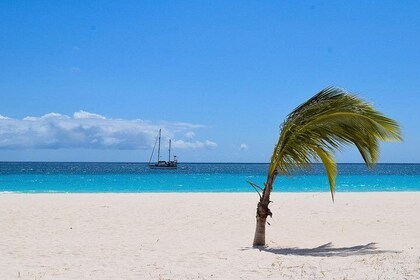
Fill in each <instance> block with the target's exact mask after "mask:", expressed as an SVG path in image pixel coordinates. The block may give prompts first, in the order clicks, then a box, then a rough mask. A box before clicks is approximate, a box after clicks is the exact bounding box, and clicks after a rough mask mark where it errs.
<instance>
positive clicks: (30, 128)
mask: <svg viewBox="0 0 420 280" xmlns="http://www.w3.org/2000/svg"><path fill="white" fill-rule="evenodd" d="M202 127H203V126H202V125H197V124H191V123H183V122H182V123H181V122H179V123H171V122H151V121H144V120H140V119H135V120H127V119H109V118H106V117H104V116H102V115H99V114H95V113H90V112H86V111H79V112H75V113H74V114H73V116H68V115H62V114H58V113H49V114H46V115H43V116H41V117H33V116H28V117H25V118H23V119H21V120H18V119H13V118H8V117H5V116H2V115H0V149H60V148H90V149H125V150H134V149H149V148H150V147H152V146H153V144H154V142H155V139H156V135H157V132H158V130H159V129H160V128H161V129H162V137H163V139H164V140H165V141H166V140H167V139H168V138H172V139H173V146H174V148H179V149H200V148H207V149H214V148H216V147H217V144H216V143H214V142H212V141H210V140H195V141H192V137H189V136H193V137H194V136H195V135H196V133H195V132H193V131H192V130H194V129H198V128H202Z"/></svg>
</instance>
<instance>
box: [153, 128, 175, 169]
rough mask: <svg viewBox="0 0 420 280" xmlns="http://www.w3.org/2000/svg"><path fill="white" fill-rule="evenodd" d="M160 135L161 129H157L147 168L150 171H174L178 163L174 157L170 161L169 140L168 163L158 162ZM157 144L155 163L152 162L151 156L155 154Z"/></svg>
mask: <svg viewBox="0 0 420 280" xmlns="http://www.w3.org/2000/svg"><path fill="white" fill-rule="evenodd" d="M161 134H162V129H159V134H158V137H157V138H156V142H155V145H154V146H153V151H152V154H151V155H150V159H149V168H151V169H176V168H177V164H178V161H177V159H176V156H174V160H171V139H169V157H168V161H165V160H160V138H161ZM157 143H158V152H157V153H158V154H157V161H156V162H154V163H153V162H152V159H153V154H154V152H155V148H156V144H157Z"/></svg>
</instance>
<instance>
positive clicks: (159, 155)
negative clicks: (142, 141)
mask: <svg viewBox="0 0 420 280" xmlns="http://www.w3.org/2000/svg"><path fill="white" fill-rule="evenodd" d="M161 131H162V129H159V146H158V160H157V161H158V162H159V160H160V134H161Z"/></svg>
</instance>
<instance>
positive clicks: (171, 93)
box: [0, 1, 420, 162]
mask: <svg viewBox="0 0 420 280" xmlns="http://www.w3.org/2000/svg"><path fill="white" fill-rule="evenodd" d="M419 11H420V2H418V1H404V2H400V1H382V2H380V4H379V2H374V1H299V2H298V1H284V2H280V1H20V2H17V1H0V115H1V117H0V128H1V129H0V160H47V161H54V160H57V161H147V160H148V157H149V154H150V152H151V146H152V145H153V142H154V137H155V134H156V130H157V129H158V128H160V127H161V128H162V129H163V130H164V135H165V140H166V138H168V137H171V138H173V139H174V153H175V154H177V155H178V156H179V159H180V161H210V162H213V161H215V162H226V161H227V162H267V161H268V160H269V158H270V155H271V152H272V149H273V147H274V144H275V143H276V141H277V137H278V133H279V125H280V123H281V122H282V121H283V119H284V118H285V116H286V115H287V114H288V113H289V112H290V111H291V110H292V109H293V108H295V107H296V106H297V105H299V104H300V103H302V102H303V101H305V100H306V99H308V98H309V97H311V96H312V95H313V94H315V93H317V92H318V91H319V90H321V89H322V88H324V87H326V86H329V85H336V86H340V87H343V88H345V89H347V90H348V91H350V92H353V93H356V94H357V95H359V96H360V97H362V98H364V99H365V100H367V101H369V102H371V103H373V104H374V105H375V106H376V108H377V109H379V110H380V111H382V112H383V113H385V114H386V115H387V116H389V117H391V118H394V119H396V120H397V121H398V122H399V123H400V124H401V126H402V129H403V134H404V140H405V141H404V143H402V144H398V143H386V144H384V145H382V146H381V158H380V162H419V158H420V149H419V148H418V146H417V145H418V143H419V142H420V132H419V130H418V124H417V122H418V120H419V119H420V118H419V108H420V107H419V101H418V99H417V98H418V96H420V76H419V73H420V72H419V70H420V69H419V65H420V51H419V49H420V17H419ZM70 130H71V131H73V132H72V133H69V131H70ZM337 160H338V161H339V162H360V161H361V158H360V156H359V155H358V154H357V153H356V152H355V150H354V149H352V148H349V149H348V150H347V151H345V152H344V153H341V154H337Z"/></svg>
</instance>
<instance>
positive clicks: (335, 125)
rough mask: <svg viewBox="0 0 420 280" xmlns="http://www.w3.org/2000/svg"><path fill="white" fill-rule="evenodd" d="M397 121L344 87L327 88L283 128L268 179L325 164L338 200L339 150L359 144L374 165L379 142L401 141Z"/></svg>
mask: <svg viewBox="0 0 420 280" xmlns="http://www.w3.org/2000/svg"><path fill="white" fill-rule="evenodd" d="M401 140H402V137H401V131H400V128H399V126H398V123H397V122H395V121H394V120H392V119H390V118H387V117H385V116H384V115H383V114H382V113H380V112H378V111H376V110H375V109H374V108H373V107H372V105H370V104H368V103H366V102H365V101H363V100H361V99H359V98H358V97H356V96H354V95H351V94H349V93H347V92H346V91H344V90H343V89H340V88H336V87H328V88H325V89H324V90H322V91H321V92H319V93H318V94H316V95H315V96H313V97H312V98H311V99H309V100H308V101H307V102H305V103H303V104H301V105H300V106H299V107H297V108H296V109H294V110H293V111H292V112H291V113H290V114H289V115H288V116H287V118H286V120H285V121H284V123H283V125H282V129H281V133H280V137H279V140H278V143H277V145H276V146H275V148H274V152H273V155H272V158H271V163H270V167H269V172H268V177H269V178H275V176H276V175H277V174H290V173H291V172H292V171H293V170H295V169H296V168H302V167H307V166H309V164H310V163H311V162H313V161H322V163H323V164H324V167H325V170H326V172H327V175H328V180H329V184H330V190H331V195H332V197H333V199H334V190H335V177H336V175H337V166H336V163H335V160H334V157H333V152H334V151H335V150H341V149H342V148H343V147H344V146H346V145H349V144H353V145H355V146H356V147H357V148H358V150H359V152H360V154H361V155H362V157H363V160H364V161H365V163H366V164H367V165H368V166H369V167H370V166H372V165H373V164H375V163H376V161H377V159H378V153H379V143H378V142H379V141H401Z"/></svg>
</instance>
